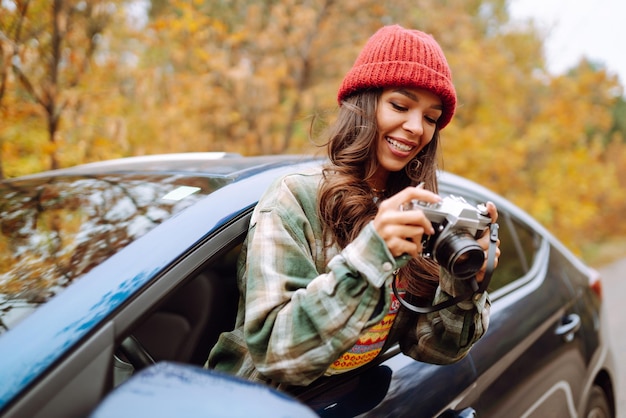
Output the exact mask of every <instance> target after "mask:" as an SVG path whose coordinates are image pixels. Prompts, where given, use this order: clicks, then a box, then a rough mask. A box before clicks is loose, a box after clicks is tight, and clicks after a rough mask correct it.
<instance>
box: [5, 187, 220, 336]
mask: <svg viewBox="0 0 626 418" xmlns="http://www.w3.org/2000/svg"><path fill="white" fill-rule="evenodd" d="M224 182H225V180H224V179H212V178H189V177H183V178H181V177H179V176H175V175H172V176H160V177H155V176H154V175H153V176H150V177H148V178H144V177H142V176H137V175H134V176H132V177H129V176H122V175H108V176H99V177H93V178H86V177H80V178H76V177H74V178H48V179H39V180H30V181H24V182H3V183H0V333H2V332H4V331H6V330H7V329H9V328H11V327H12V326H14V325H15V324H16V323H17V322H18V321H19V320H21V319H23V318H24V317H25V316H26V315H27V314H28V313H29V312H31V311H32V310H33V309H34V308H35V307H36V306H37V305H38V304H41V303H43V302H45V301H46V300H48V299H49V298H50V297H52V296H54V295H55V294H56V293H58V292H59V291H60V290H62V289H63V288H65V287H66V286H68V285H69V284H70V283H72V282H73V281H74V280H75V279H76V278H78V277H80V276H81V275H83V274H85V273H87V272H88V271H89V270H91V269H92V268H93V267H95V266H97V265H98V264H100V263H102V262H103V261H104V260H106V259H107V258H109V257H111V256H112V255H113V254H115V253H116V252H117V251H119V250H120V249H122V248H124V247H125V246H126V245H128V244H129V243H131V242H132V241H134V240H136V239H137V238H139V237H141V236H142V235H144V234H145V233H147V232H148V231H150V230H151V229H152V228H154V227H155V226H157V225H158V224H160V223H161V222H163V221H164V220H165V219H167V218H169V217H171V216H172V215H174V214H175V213H177V212H180V211H181V210H183V209H184V208H186V207H188V206H190V205H192V204H193V203H194V202H196V201H197V200H199V199H201V198H202V197H204V196H206V195H207V194H208V193H210V192H211V191H213V190H215V189H217V188H219V187H220V186H221V185H222V184H223V183H224Z"/></svg>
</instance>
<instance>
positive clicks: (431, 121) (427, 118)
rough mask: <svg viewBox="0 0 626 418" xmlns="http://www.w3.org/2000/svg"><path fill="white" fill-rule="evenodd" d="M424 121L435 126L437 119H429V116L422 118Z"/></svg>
mask: <svg viewBox="0 0 626 418" xmlns="http://www.w3.org/2000/svg"><path fill="white" fill-rule="evenodd" d="M424 119H426V122H428V123H430V124H433V125H435V124H437V119H435V118H431V117H430V116H424Z"/></svg>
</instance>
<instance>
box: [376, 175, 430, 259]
mask: <svg viewBox="0 0 626 418" xmlns="http://www.w3.org/2000/svg"><path fill="white" fill-rule="evenodd" d="M412 200H420V201H424V202H431V203H434V202H438V201H440V200H441V198H440V197H439V196H438V195H436V194H435V193H432V192H430V191H428V190H424V189H423V188H421V187H407V188H406V189H404V190H402V191H401V192H399V193H397V194H395V195H394V196H392V197H390V198H389V199H386V200H384V201H383V202H381V204H380V206H379V208H378V213H377V214H376V217H375V218H374V228H375V229H376V231H377V232H378V234H379V235H380V236H381V238H382V239H383V240H384V241H385V243H386V244H387V247H388V248H389V251H390V252H391V254H392V255H393V256H394V257H399V256H401V255H403V254H409V255H411V256H413V257H417V256H419V254H420V253H421V251H422V238H423V236H424V234H427V235H432V234H433V233H434V232H435V231H434V229H433V226H432V224H431V223H430V221H429V220H428V218H426V216H425V215H424V212H423V211H422V210H419V209H416V210H403V209H402V206H403V205H405V204H407V203H409V202H411V201H412Z"/></svg>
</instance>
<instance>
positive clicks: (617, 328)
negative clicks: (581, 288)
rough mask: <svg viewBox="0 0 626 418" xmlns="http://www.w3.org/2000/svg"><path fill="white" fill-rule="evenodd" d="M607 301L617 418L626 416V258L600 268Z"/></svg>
mask: <svg viewBox="0 0 626 418" xmlns="http://www.w3.org/2000/svg"><path fill="white" fill-rule="evenodd" d="M598 270H599V271H600V274H602V289H603V292H602V293H603V295H604V300H605V301H606V306H607V312H608V322H609V328H610V329H611V333H610V334H611V342H610V343H611V345H612V346H613V351H614V353H615V360H616V362H617V367H618V376H617V378H618V379H619V382H618V384H619V385H620V393H617V418H626V332H624V331H625V330H626V258H623V259H621V260H619V261H616V262H614V263H613V264H609V265H608V266H606V267H603V268H600V269H598Z"/></svg>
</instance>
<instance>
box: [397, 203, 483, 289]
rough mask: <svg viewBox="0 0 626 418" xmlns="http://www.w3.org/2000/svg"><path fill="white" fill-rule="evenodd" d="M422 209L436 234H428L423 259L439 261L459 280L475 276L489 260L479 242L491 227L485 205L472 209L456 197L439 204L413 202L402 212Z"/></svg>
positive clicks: (404, 207) (472, 207) (403, 208)
mask: <svg viewBox="0 0 626 418" xmlns="http://www.w3.org/2000/svg"><path fill="white" fill-rule="evenodd" d="M418 209H419V210H422V211H423V212H424V214H425V215H426V217H427V218H428V220H429V221H430V222H431V223H432V224H433V228H434V229H435V233H434V234H433V235H424V238H423V240H422V256H423V257H427V258H431V259H433V260H435V261H437V263H439V265H440V266H442V267H443V268H445V269H446V270H447V271H449V272H450V273H451V274H452V275H453V276H454V277H455V278H457V279H459V280H466V279H470V278H472V277H474V276H475V275H476V273H477V272H478V271H479V270H480V268H481V267H482V265H483V263H484V261H485V253H484V250H483V248H482V247H481V246H480V245H478V243H477V242H476V239H478V238H479V237H480V236H482V235H483V233H484V232H485V230H487V229H489V226H490V225H491V222H492V220H491V218H490V217H489V214H488V212H487V207H486V206H485V205H484V204H479V205H476V206H472V205H470V204H469V203H467V201H465V199H463V198H462V197H460V196H454V195H450V196H446V197H444V198H443V199H442V200H441V201H440V202H438V203H428V202H423V201H419V200H412V201H411V202H409V203H407V204H405V205H403V206H402V210H418Z"/></svg>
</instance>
